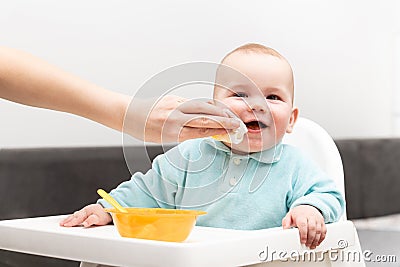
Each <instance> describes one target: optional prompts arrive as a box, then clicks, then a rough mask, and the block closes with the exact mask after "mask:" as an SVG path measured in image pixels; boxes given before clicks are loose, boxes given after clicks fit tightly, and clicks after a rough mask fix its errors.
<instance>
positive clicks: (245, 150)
mask: <svg viewBox="0 0 400 267" xmlns="http://www.w3.org/2000/svg"><path fill="white" fill-rule="evenodd" d="M222 142H223V143H224V144H225V145H226V146H227V147H229V148H230V149H231V151H232V152H233V153H235V154H238V155H243V154H250V153H257V152H261V151H263V150H267V149H269V148H270V147H271V146H263V145H262V144H250V145H248V144H247V142H246V141H245V140H243V142H242V143H240V144H232V143H229V142H224V141H222Z"/></svg>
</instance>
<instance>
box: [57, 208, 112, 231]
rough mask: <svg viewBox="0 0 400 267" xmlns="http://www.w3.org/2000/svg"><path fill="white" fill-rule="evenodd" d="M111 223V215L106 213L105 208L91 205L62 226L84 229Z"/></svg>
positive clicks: (63, 221) (65, 220)
mask: <svg viewBox="0 0 400 267" xmlns="http://www.w3.org/2000/svg"><path fill="white" fill-rule="evenodd" d="M111 221H112V218H111V215H110V214H108V213H107V212H105V211H104V208H103V206H101V205H100V204H90V205H88V206H86V207H84V208H83V209H81V210H78V211H75V212H74V214H72V215H70V216H68V217H67V218H65V219H64V220H62V221H61V222H60V226H65V227H72V226H77V225H83V226H84V227H89V226H92V225H106V224H109V223H110V222H111Z"/></svg>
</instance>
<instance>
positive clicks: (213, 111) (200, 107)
mask: <svg viewBox="0 0 400 267" xmlns="http://www.w3.org/2000/svg"><path fill="white" fill-rule="evenodd" d="M178 109H179V110H180V111H181V112H183V113H185V114H208V115H215V116H222V117H228V114H227V113H226V111H225V109H226V108H222V107H219V106H216V105H213V104H211V103H208V102H204V101H199V100H187V101H184V102H183V103H182V104H180V105H179V107H178Z"/></svg>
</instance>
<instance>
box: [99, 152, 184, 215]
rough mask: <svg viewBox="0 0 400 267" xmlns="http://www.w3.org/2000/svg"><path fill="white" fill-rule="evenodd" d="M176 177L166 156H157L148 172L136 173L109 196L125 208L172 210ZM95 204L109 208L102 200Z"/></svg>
mask: <svg viewBox="0 0 400 267" xmlns="http://www.w3.org/2000/svg"><path fill="white" fill-rule="evenodd" d="M177 176H178V175H175V174H174V166H171V164H170V161H169V160H168V158H167V157H166V154H163V155H159V156H158V157H156V158H155V159H154V161H153V163H152V168H151V169H150V170H149V171H148V172H146V173H145V174H143V173H141V172H136V173H135V174H133V176H132V177H131V179H130V180H128V181H125V182H123V183H121V184H120V185H119V186H118V187H117V188H115V189H113V190H112V191H111V192H110V195H111V196H112V197H113V198H115V199H116V200H117V201H118V202H119V203H120V204H121V205H122V206H125V207H143V208H169V209H174V208H175V195H176V192H177V189H178V184H177V180H175V179H174V177H177ZM97 203H99V204H101V205H102V206H103V207H106V208H108V207H110V205H109V204H108V203H107V202H106V201H105V200H103V199H100V200H98V201H97Z"/></svg>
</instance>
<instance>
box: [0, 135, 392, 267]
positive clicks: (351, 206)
mask: <svg viewBox="0 0 400 267" xmlns="http://www.w3.org/2000/svg"><path fill="white" fill-rule="evenodd" d="M336 144H337V146H338V148H339V151H340V154H341V156H342V159H343V165H344V170H345V183H346V200H347V214H348V218H349V219H355V218H365V217H373V216H381V215H387V214H393V213H399V212H400V205H399V201H398V200H399V195H400V179H398V178H399V175H400V164H399V162H400V139H369V140H336ZM164 149H165V148H164ZM162 151H163V149H162V148H161V147H159V146H150V147H147V148H146V150H144V148H143V147H131V148H130V152H129V154H130V155H132V157H133V161H134V162H135V164H134V165H133V169H134V171H142V172H144V171H146V170H147V169H149V168H150V160H151V159H153V158H154V157H155V156H156V155H158V154H160V153H162ZM149 159H150V160H149ZM129 178H130V172H129V170H128V168H127V166H126V164H125V160H124V157H123V151H122V148H121V147H101V148H45V149H3V150H0V203H1V205H0V220H4V219H15V218H26V217H37V216H48V215H58V214H68V213H71V212H73V211H75V210H76V209H79V208H81V207H83V206H84V205H86V204H88V203H93V202H94V201H96V200H97V198H98V196H97V194H96V190H97V189H98V188H99V187H101V188H103V189H105V190H110V189H112V188H114V187H115V186H117V185H118V184H119V183H120V182H121V181H123V180H126V179H129ZM0 238H1V237H0ZM11 266H15V267H16V266H32V267H35V266H42V267H46V266H63V267H64V266H65V267H69V266H71V267H72V266H79V263H77V262H73V261H66V260H58V259H51V258H46V257H39V256H32V255H27V254H22V253H16V252H9V251H4V250H0V267H11Z"/></svg>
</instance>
